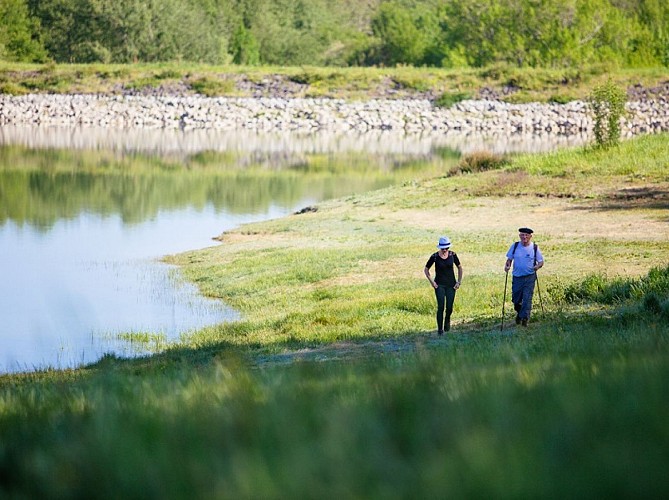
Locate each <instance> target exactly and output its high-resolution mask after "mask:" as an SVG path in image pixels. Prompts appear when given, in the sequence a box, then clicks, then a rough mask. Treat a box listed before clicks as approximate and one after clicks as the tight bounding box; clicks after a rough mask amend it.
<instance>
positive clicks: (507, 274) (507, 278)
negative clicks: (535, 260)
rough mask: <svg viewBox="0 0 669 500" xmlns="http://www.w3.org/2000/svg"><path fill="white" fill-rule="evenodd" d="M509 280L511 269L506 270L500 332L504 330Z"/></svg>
mask: <svg viewBox="0 0 669 500" xmlns="http://www.w3.org/2000/svg"><path fill="white" fill-rule="evenodd" d="M508 281H509V271H506V278H504V298H503V299H502V326H500V327H499V331H500V332H501V331H502V330H504V305H505V304H506V284H507V282H508ZM540 295H541V294H540Z"/></svg>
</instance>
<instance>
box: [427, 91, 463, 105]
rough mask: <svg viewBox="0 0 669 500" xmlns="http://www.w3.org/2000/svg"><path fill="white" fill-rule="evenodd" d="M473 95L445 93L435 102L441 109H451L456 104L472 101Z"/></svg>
mask: <svg viewBox="0 0 669 500" xmlns="http://www.w3.org/2000/svg"><path fill="white" fill-rule="evenodd" d="M471 98H472V95H471V94H469V93H468V92H444V93H443V94H441V95H440V96H439V97H437V99H436V100H435V101H434V105H435V106H437V107H439V108H450V107H451V106H453V105H454V104H457V103H459V102H460V101H464V100H466V99H471Z"/></svg>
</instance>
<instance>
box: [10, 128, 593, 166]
mask: <svg viewBox="0 0 669 500" xmlns="http://www.w3.org/2000/svg"><path fill="white" fill-rule="evenodd" d="M587 140H588V137H587V135H583V134H581V135H568V136H567V135H559V134H548V133H543V134H529V133H518V134H511V135H510V134H508V133H497V134H494V133H490V134H486V135H484V134H471V133H464V132H457V131H449V132H447V133H443V132H441V131H440V132H438V133H437V132H434V133H432V132H422V133H403V132H399V131H388V130H385V131H384V130H373V131H368V132H355V133H353V132H334V131H313V132H308V133H307V132H258V131H251V130H233V131H217V130H168V129H108V128H95V127H86V128H81V127H28V126H3V127H2V129H0V144H4V145H9V144H16V145H22V146H27V147H31V148H52V149H98V150H109V151H115V152H117V153H125V154H131V153H143V154H150V155H156V156H173V157H176V158H185V157H188V156H192V155H196V154H198V153H202V152H207V151H213V152H219V153H221V152H227V153H233V154H238V155H241V154H243V153H246V154H266V155H274V156H279V155H282V154H283V155H292V154H304V153H306V154H316V153H323V154H332V153H334V154H340V153H346V152H358V153H367V154H373V155H386V154H390V155H397V154H400V155H401V154H406V155H412V156H415V155H418V156H429V155H431V154H433V151H434V150H435V149H437V148H440V149H444V148H446V149H452V150H455V151H458V152H463V153H467V152H471V151H474V150H476V151H478V150H488V151H491V152H495V153H512V152H528V153H532V152H541V151H550V150H554V149H558V148H563V147H570V146H577V145H581V144H584V143H585V142H587Z"/></svg>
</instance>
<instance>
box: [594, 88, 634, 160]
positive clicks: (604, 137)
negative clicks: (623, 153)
mask: <svg viewBox="0 0 669 500" xmlns="http://www.w3.org/2000/svg"><path fill="white" fill-rule="evenodd" d="M588 100H589V102H590V106H591V107H592V111H593V113H594V120H595V124H594V134H595V142H596V145H597V147H599V148H609V147H611V146H615V145H617V144H618V143H619V142H620V119H621V117H622V116H623V113H624V112H625V101H626V97H625V91H624V90H622V89H621V88H619V87H617V86H616V85H615V84H614V83H613V82H611V80H609V81H607V82H606V83H605V84H604V85H599V86H597V87H595V88H594V90H593V91H592V94H591V95H590V97H589V99H588Z"/></svg>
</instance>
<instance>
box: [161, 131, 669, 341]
mask: <svg viewBox="0 0 669 500" xmlns="http://www.w3.org/2000/svg"><path fill="white" fill-rule="evenodd" d="M665 139H666V136H658V137H645V138H641V139H639V140H634V141H628V142H625V143H623V144H622V145H621V146H620V148H618V149H616V150H614V151H608V152H603V151H594V150H593V151H588V150H583V149H574V150H569V151H562V152H558V153H552V154H548V155H539V156H536V155H521V156H518V157H514V158H512V159H511V162H510V163H509V164H508V165H506V166H504V167H503V168H500V169H499V170H494V171H488V172H482V173H478V174H471V175H455V176H448V175H445V176H443V177H439V178H433V179H428V180H426V181H418V182H413V183H405V185H403V186H397V187H391V188H387V189H384V190H380V191H376V192H371V193H368V194H366V195H361V196H351V197H348V198H346V199H340V200H333V201H330V202H326V203H322V204H320V206H319V210H318V211H317V212H314V213H307V214H301V215H292V216H289V217H286V218H283V219H279V220H272V221H267V222H263V223H258V224H252V225H250V226H242V227H240V228H238V229H236V230H233V231H230V232H228V233H225V234H224V235H222V237H221V239H222V242H223V244H222V245H219V246H216V247H211V248H208V249H205V250H199V251H195V252H187V253H185V254H182V255H177V256H171V257H168V258H167V260H168V262H170V263H172V264H177V265H179V266H181V267H182V269H183V271H184V273H185V275H186V277H187V278H188V279H189V280H191V281H193V282H194V283H195V284H196V285H198V286H199V287H200V290H201V291H202V293H204V294H205V295H206V296H209V297H214V298H220V299H222V300H224V301H225V302H226V303H228V304H230V305H232V306H233V307H234V308H236V309H238V310H240V311H241V312H242V314H243V315H244V316H245V317H246V319H245V320H243V321H241V322H239V323H236V324H231V325H219V326H216V327H212V328H207V329H205V330H203V331H201V332H198V333H197V334H195V335H194V336H193V337H192V339H190V341H192V342H193V343H194V344H196V345H205V344H207V343H209V342H215V341H216V339H220V338H225V339H226V340H227V341H230V342H231V343H233V344H237V345H240V346H254V345H262V346H263V347H268V346H276V348H277V349H279V350H280V349H282V348H284V347H288V348H300V347H304V346H309V345H310V343H312V342H315V343H321V342H336V341H339V342H346V341H350V340H361V339H365V338H368V337H372V338H384V337H387V336H401V335H403V334H406V335H423V334H425V333H427V332H429V331H430V330H431V328H432V322H433V320H432V309H433V303H432V302H433V300H434V299H433V297H432V294H431V293H430V290H429V287H428V286H427V282H426V281H425V278H424V277H423V276H422V267H423V265H424V262H425V261H426V260H427V257H428V256H429V255H430V254H431V253H432V251H433V248H434V241H436V239H437V238H438V236H439V235H440V234H441V233H448V234H449V236H450V237H451V238H452V239H453V241H454V250H455V251H456V252H458V254H459V255H460V258H461V260H462V261H463V265H464V268H465V280H464V283H463V287H462V289H461V290H460V292H458V300H457V301H456V313H455V317H454V320H455V325H456V326H458V327H459V326H460V325H461V324H465V325H467V329H470V328H474V329H476V328H481V327H483V328H486V327H488V326H490V325H491V324H494V323H495V322H496V321H497V320H498V319H499V311H500V310H501V297H500V293H501V287H500V284H503V273H502V272H501V271H500V269H501V266H502V264H503V260H504V259H503V255H504V253H505V252H506V249H507V248H508V245H509V244H510V243H511V242H512V241H514V240H515V236H516V229H517V228H518V227H520V226H522V225H530V226H532V227H534V228H535V230H536V231H537V234H536V237H535V240H536V242H538V243H539V244H540V245H541V247H542V249H543V251H544V253H545V255H546V256H547V266H546V268H545V269H544V271H543V272H542V275H541V281H542V285H543V287H544V288H545V290H544V294H545V297H544V300H545V301H546V302H547V307H548V308H549V309H550V310H553V311H555V310H556V309H558V308H564V307H565V305H564V304H561V303H560V300H561V290H562V289H563V288H564V286H565V285H566V284H567V283H569V282H572V281H573V280H577V279H580V278H582V277H583V276H585V275H587V274H593V273H594V274H603V275H605V276H608V277H609V278H615V277H617V276H635V277H637V276H640V275H643V274H644V273H646V272H647V271H648V270H649V269H650V268H652V267H654V266H661V265H663V264H665V263H666V255H667V252H668V251H669V243H668V242H669V229H668V228H667V224H666V217H667V212H666V210H667V203H668V202H667V197H668V194H667V193H668V192H669V175H668V173H667V169H666V163H665V160H664V158H666V157H667V156H666V155H669V149H668V147H667V146H666V145H665V144H664V143H665V142H666V141H665ZM625 158H634V159H635V160H634V162H635V164H634V165H629V163H628V162H626V161H625ZM631 195H633V196H631ZM537 305H538V304H537Z"/></svg>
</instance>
